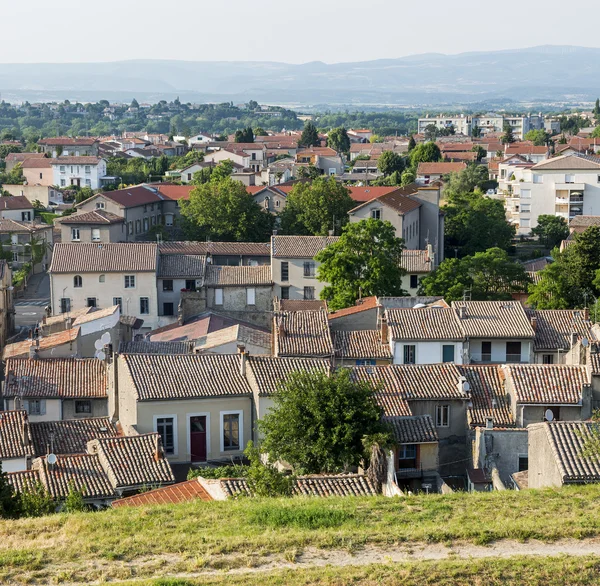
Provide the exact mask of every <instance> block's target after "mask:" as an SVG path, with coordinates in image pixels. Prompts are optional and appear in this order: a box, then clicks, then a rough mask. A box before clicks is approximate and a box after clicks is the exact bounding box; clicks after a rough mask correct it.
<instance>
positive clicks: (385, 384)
mask: <svg viewBox="0 0 600 586" xmlns="http://www.w3.org/2000/svg"><path fill="white" fill-rule="evenodd" d="M352 376H353V378H354V379H355V380H357V381H362V382H368V383H370V384H371V385H372V386H373V388H374V389H375V398H376V401H377V404H378V405H379V407H381V409H382V411H383V416H384V417H406V416H410V415H412V411H411V410H410V407H409V405H408V402H407V401H406V399H405V398H404V396H403V395H402V394H401V393H400V392H399V391H398V381H397V380H396V376H395V372H394V370H392V369H391V368H388V367H385V366H355V367H354V368H353V369H352Z"/></svg>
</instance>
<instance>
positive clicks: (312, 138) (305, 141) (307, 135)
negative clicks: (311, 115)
mask: <svg viewBox="0 0 600 586" xmlns="http://www.w3.org/2000/svg"><path fill="white" fill-rule="evenodd" d="M320 144H321V140H320V139H319V133H318V132H317V127H316V126H315V125H314V124H313V123H312V122H311V121H310V120H307V122H306V124H305V125H304V130H303V131H302V135H301V136H300V140H299V141H298V146H299V147H311V146H319V145H320Z"/></svg>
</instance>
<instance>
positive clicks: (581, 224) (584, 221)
mask: <svg viewBox="0 0 600 586" xmlns="http://www.w3.org/2000/svg"><path fill="white" fill-rule="evenodd" d="M590 226H600V216H575V217H574V218H573V219H572V220H571V221H570V222H569V229H570V230H571V233H573V232H577V233H579V232H585V231H586V230H587V229H588V228H589V227H590Z"/></svg>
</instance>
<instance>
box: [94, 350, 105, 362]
mask: <svg viewBox="0 0 600 586" xmlns="http://www.w3.org/2000/svg"><path fill="white" fill-rule="evenodd" d="M96 356H98V360H106V354H105V353H104V352H102V350H100V352H98V353H97V354H96Z"/></svg>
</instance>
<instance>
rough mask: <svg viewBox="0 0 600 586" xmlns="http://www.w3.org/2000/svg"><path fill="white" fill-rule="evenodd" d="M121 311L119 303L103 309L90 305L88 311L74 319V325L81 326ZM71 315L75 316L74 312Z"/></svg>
mask: <svg viewBox="0 0 600 586" xmlns="http://www.w3.org/2000/svg"><path fill="white" fill-rule="evenodd" d="M119 312H120V309H119V306H118V305H111V306H109V307H104V308H102V309H99V308H97V307H90V311H86V312H85V313H82V314H81V315H78V316H77V317H76V318H75V319H74V320H73V325H74V326H80V325H82V324H87V323H90V322H92V321H96V320H97V319H102V318H105V317H109V316H111V315H115V314H116V313H119ZM70 315H71V317H72V316H73V314H70Z"/></svg>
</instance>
